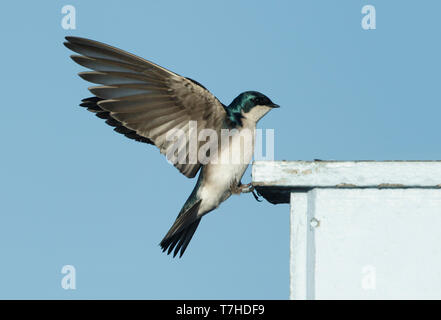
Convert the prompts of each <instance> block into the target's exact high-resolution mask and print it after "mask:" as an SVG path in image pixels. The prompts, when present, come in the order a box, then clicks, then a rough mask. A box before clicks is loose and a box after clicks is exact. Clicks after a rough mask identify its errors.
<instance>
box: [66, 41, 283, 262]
mask: <svg viewBox="0 0 441 320" xmlns="http://www.w3.org/2000/svg"><path fill="white" fill-rule="evenodd" d="M64 45H65V46H66V47H67V48H69V49H70V50H72V51H74V52H75V53H77V54H76V55H72V56H71V58H72V59H73V60H74V61H75V62H76V63H78V64H79V65H81V66H83V67H86V68H88V69H91V70H92V71H86V72H80V73H79V76H80V77H81V78H83V79H84V80H86V81H89V82H92V83H95V84H98V86H93V87H90V88H89V91H90V92H91V93H92V94H93V95H94V96H93V97H90V98H86V99H83V100H82V103H81V104H80V106H82V107H85V108H87V110H89V111H91V112H93V113H95V114H96V116H98V117H99V118H102V119H105V120H106V123H107V124H108V125H110V126H112V127H114V130H115V131H116V132H118V133H121V134H123V135H125V136H126V137H128V138H130V139H134V140H136V141H140V142H143V143H147V144H152V145H155V146H156V147H158V148H159V150H160V152H161V153H162V154H164V155H166V156H167V159H169V161H170V159H172V161H171V162H172V163H173V165H174V166H175V167H176V168H177V169H178V170H179V171H180V172H181V173H182V174H184V175H185V176H186V177H188V178H193V177H195V176H196V174H197V173H198V172H200V173H199V177H198V180H197V182H196V186H195V187H194V189H193V191H192V192H191V194H190V196H189V198H188V199H187V201H186V202H185V204H184V206H183V207H182V209H181V211H180V212H179V215H178V217H177V218H176V220H175V222H174V223H173V225H172V227H171V228H170V230H169V231H168V233H167V234H166V235H165V237H164V239H163V240H162V241H161V243H160V246H161V248H162V250H163V251H164V252H165V251H167V253H168V254H170V253H171V252H173V257H175V256H176V255H177V254H178V253H179V257H182V255H183V253H184V252H185V249H186V248H187V246H188V244H189V242H190V240H191V238H192V237H193V234H194V233H195V231H196V228H197V227H198V225H199V223H200V221H201V218H202V217H203V216H204V215H205V214H207V213H208V212H210V211H212V210H214V209H216V208H217V207H218V206H219V205H220V204H221V203H222V202H223V201H225V200H226V199H228V198H229V197H230V196H231V195H232V194H240V193H242V192H252V191H253V187H252V185H251V184H248V185H244V184H242V183H241V179H242V176H243V174H244V173H245V170H246V168H247V167H248V164H249V163H250V161H251V159H252V156H253V152H254V132H255V129H256V124H257V122H258V121H259V120H260V119H261V118H262V117H263V116H264V115H265V114H266V113H268V112H269V111H270V110H271V109H273V108H277V107H279V106H278V105H277V104H275V103H273V102H272V101H271V100H270V99H269V98H268V97H266V96H265V95H263V94H262V93H259V92H257V91H246V92H243V93H241V94H240V95H239V96H237V97H236V98H235V99H234V100H233V101H232V102H231V104H230V105H229V106H228V107H227V106H225V105H223V104H222V103H221V102H220V101H219V100H218V99H217V98H216V97H215V96H214V95H213V94H211V93H210V92H209V91H208V90H207V89H206V88H205V87H204V86H202V85H201V84H200V83H198V82H197V81H195V80H192V79H190V78H186V77H183V76H180V75H178V74H176V73H174V72H172V71H169V70H167V69H165V68H163V67H160V66H159V65H157V64H154V63H152V62H150V61H148V60H145V59H143V58H140V57H138V56H135V55H133V54H131V53H128V52H126V51H123V50H120V49H117V48H115V47H112V46H109V45H107V44H104V43H101V42H97V41H93V40H89V39H85V38H78V37H66V42H64ZM170 132H181V135H180V136H179V137H181V138H182V136H185V137H191V136H192V137H197V139H193V141H192V140H191V139H184V140H183V139H181V138H179V139H176V136H175V137H174V138H173V139H171V138H170V136H169V135H170ZM205 132H208V134H207V133H205ZM225 132H227V133H225ZM245 132H251V138H250V139H245V138H244V137H245V136H246V135H245V134H244V133H245ZM201 134H202V135H204V134H205V136H206V138H207V137H213V135H217V136H218V137H221V138H222V137H223V136H224V135H226V134H227V136H228V143H220V140H221V141H223V140H222V139H219V138H218V139H214V138H213V139H206V140H208V142H207V143H204V140H203V139H201V140H200V139H199V136H200V135H201ZM176 140H178V141H176ZM176 154H177V155H176ZM238 154H239V155H240V161H231V159H230V158H231V155H233V156H234V155H238ZM178 158H179V159H178ZM220 158H221V159H228V160H227V161H220V160H219V159H220Z"/></svg>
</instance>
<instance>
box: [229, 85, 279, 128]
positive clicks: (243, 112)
mask: <svg viewBox="0 0 441 320" xmlns="http://www.w3.org/2000/svg"><path fill="white" fill-rule="evenodd" d="M278 107H279V105H277V104H275V103H274V102H272V101H271V100H270V98H268V97H267V96H265V95H264V94H262V93H260V92H257V91H245V92H242V93H241V94H240V95H238V96H237V97H236V98H235V99H234V100H233V101H232V102H231V103H230V105H229V106H228V107H227V108H225V110H226V111H227V115H228V118H229V120H230V121H231V122H233V123H234V124H235V125H239V126H242V125H243V121H244V120H245V121H248V122H251V123H253V122H254V123H257V121H259V120H260V119H261V118H262V117H263V116H264V115H265V114H267V113H268V112H269V111H270V110H271V109H274V108H278Z"/></svg>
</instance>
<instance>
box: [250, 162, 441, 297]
mask: <svg viewBox="0 0 441 320" xmlns="http://www.w3.org/2000/svg"><path fill="white" fill-rule="evenodd" d="M252 175H253V184H254V186H255V187H256V189H257V190H258V191H259V193H261V195H262V196H264V197H265V198H266V199H267V200H268V201H270V202H272V203H290V204H291V212H290V217H291V222H290V224H291V228H290V230H291V240H290V248H291V249H290V298H291V299H441V232H440V230H441V161H381V162H376V161H310V162H307V161H277V162H272V161H271V162H255V163H254V164H253V170H252Z"/></svg>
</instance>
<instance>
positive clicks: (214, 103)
mask: <svg viewBox="0 0 441 320" xmlns="http://www.w3.org/2000/svg"><path fill="white" fill-rule="evenodd" d="M66 40H67V42H65V43H64V45H65V46H66V47H68V48H69V49H71V50H72V51H75V52H76V53H79V54H80V55H72V56H71V58H72V59H73V60H74V61H75V62H76V63H78V64H80V65H81V66H83V67H86V68H89V69H92V70H93V71H88V72H81V73H79V76H80V77H81V78H83V79H85V80H87V81H90V82H92V83H96V84H99V86H94V87H90V88H89V90H90V92H92V93H93V94H94V95H95V97H92V98H88V99H84V100H83V103H82V104H81V105H82V106H84V107H87V108H88V110H90V111H92V112H96V113H97V116H99V117H101V118H104V119H107V121H106V122H107V123H108V124H109V125H111V126H114V127H115V131H117V132H119V133H122V134H124V135H126V136H127V137H129V138H132V139H135V140H137V141H142V142H146V143H151V144H154V145H155V146H157V147H158V148H159V150H160V152H161V153H162V154H170V152H171V150H174V149H176V141H173V140H172V139H167V132H169V130H172V129H180V130H182V131H181V132H184V133H185V135H186V136H187V137H189V136H192V137H198V135H199V132H200V131H201V130H203V129H206V128H210V129H213V130H216V131H217V132H218V133H219V131H220V128H221V127H222V123H223V121H224V119H225V116H226V113H225V109H224V107H223V105H222V103H221V102H220V101H219V100H218V99H217V98H216V97H215V96H214V95H212V94H211V93H210V92H209V91H208V90H207V89H205V88H204V87H203V86H201V85H200V84H199V83H197V82H196V81H194V80H191V79H189V78H185V77H182V76H180V75H178V74H176V73H174V72H171V71H169V70H167V69H165V68H162V67H160V66H158V65H156V64H154V63H152V62H150V61H147V60H145V59H142V58H140V57H137V56H135V55H133V54H130V53H128V52H125V51H122V50H120V49H117V48H114V47H111V46H109V45H106V44H103V43H100V42H97V41H93V40H89V39H84V38H77V37H66ZM190 121H196V124H197V132H196V135H194V133H193V132H192V133H191V134H190V131H191V130H195V129H194V125H191V124H190ZM193 124H195V123H193ZM188 140H189V139H186V143H182V144H181V145H179V147H178V149H177V150H176V153H177V154H179V155H180V159H181V161H179V162H177V163H176V164H174V165H175V167H176V168H177V169H178V170H179V171H180V172H181V173H182V174H184V175H185V176H187V177H189V178H192V177H194V176H195V175H196V173H197V172H198V170H199V168H200V166H201V163H199V161H198V159H196V158H197V157H196V158H195V157H191V159H190V155H189V152H194V149H192V150H190V148H189V141H188ZM196 140H197V139H196ZM203 143H204V142H198V141H195V145H196V151H198V150H199V147H200V146H201V145H202V144H203ZM181 155H183V156H182V157H181ZM196 155H197V154H196ZM182 160H185V161H182ZM190 160H193V161H190ZM194 160H196V161H194Z"/></svg>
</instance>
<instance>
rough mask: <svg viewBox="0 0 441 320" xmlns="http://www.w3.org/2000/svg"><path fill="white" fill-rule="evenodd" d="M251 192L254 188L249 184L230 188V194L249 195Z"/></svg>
mask: <svg viewBox="0 0 441 320" xmlns="http://www.w3.org/2000/svg"><path fill="white" fill-rule="evenodd" d="M253 191H254V186H253V185H252V184H251V183H248V184H239V185H234V186H231V193H233V194H241V193H249V192H253Z"/></svg>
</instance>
